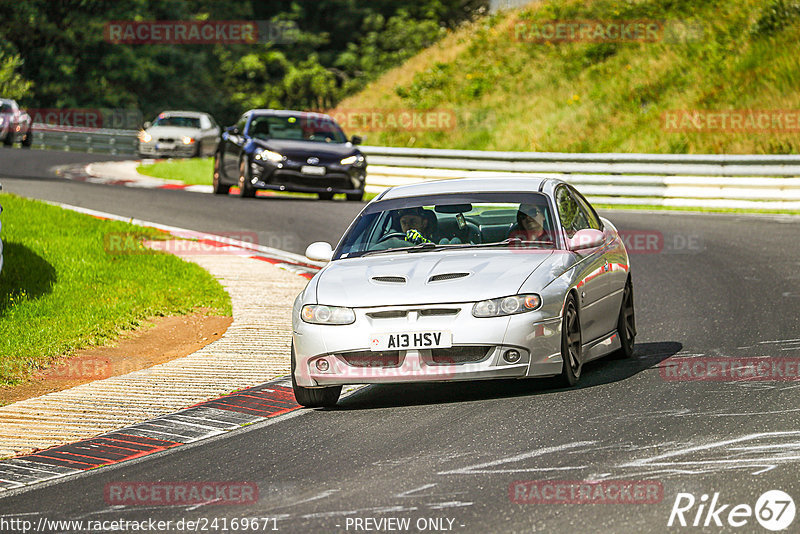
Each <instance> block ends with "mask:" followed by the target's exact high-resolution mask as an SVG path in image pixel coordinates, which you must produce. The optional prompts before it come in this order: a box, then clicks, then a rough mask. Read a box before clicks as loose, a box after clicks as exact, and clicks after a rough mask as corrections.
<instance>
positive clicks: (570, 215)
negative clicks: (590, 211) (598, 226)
mask: <svg viewBox="0 0 800 534" xmlns="http://www.w3.org/2000/svg"><path fill="white" fill-rule="evenodd" d="M556 206H557V208H558V217H559V219H561V226H562V227H563V228H564V233H565V234H566V235H567V237H568V238H572V236H574V235H575V233H576V232H577V231H578V230H583V229H584V228H588V227H589V225H588V223H587V221H586V216H585V214H583V213H582V212H581V209H580V206H579V205H578V203H577V202H576V201H575V198H573V196H572V195H571V194H570V193H569V190H568V189H567V188H566V187H564V186H561V187H559V188H558V189H557V190H556Z"/></svg>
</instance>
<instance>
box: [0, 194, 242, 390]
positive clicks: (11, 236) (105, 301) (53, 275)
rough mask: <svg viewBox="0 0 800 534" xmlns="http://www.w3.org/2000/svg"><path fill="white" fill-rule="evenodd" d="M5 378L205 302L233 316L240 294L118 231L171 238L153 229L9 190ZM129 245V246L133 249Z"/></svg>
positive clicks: (0, 315) (2, 297)
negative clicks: (121, 249)
mask: <svg viewBox="0 0 800 534" xmlns="http://www.w3.org/2000/svg"><path fill="white" fill-rule="evenodd" d="M0 205H2V207H3V212H2V215H1V216H0V220H2V234H0V236H1V237H2V239H3V244H4V249H3V255H4V259H5V263H4V266H3V270H2V272H0V385H13V384H18V383H21V382H23V381H25V380H26V379H27V378H29V377H30V375H31V374H32V373H34V372H36V371H37V370H39V369H43V368H45V367H47V366H49V365H51V364H53V363H55V362H56V361H57V360H58V359H60V358H61V357H63V356H65V355H69V354H70V353H71V352H73V351H75V350H76V349H80V348H83V347H87V346H93V345H102V344H107V343H109V342H112V341H113V340H114V339H115V338H116V337H117V336H118V335H119V334H120V333H121V332H123V331H125V330H129V329H133V328H136V327H138V326H140V325H142V324H143V322H144V321H145V319H147V318H148V317H154V316H165V315H179V314H185V313H189V312H192V311H194V310H196V309H197V308H205V309H208V313H209V314H217V315H230V314H231V305H230V298H229V296H228V294H227V293H226V292H225V290H224V289H223V288H222V286H221V285H220V284H219V282H217V281H216V280H215V279H214V278H213V277H212V276H211V275H210V274H209V273H208V272H206V271H205V270H203V269H202V268H201V267H199V266H198V265H195V264H192V263H188V262H184V261H183V260H180V259H179V258H177V257H176V256H173V255H170V254H165V253H160V252H158V253H156V252H153V251H149V250H147V251H144V250H142V249H141V247H139V246H137V244H138V241H136V240H135V239H134V240H131V241H124V243H128V244H130V243H133V244H134V245H135V246H134V247H133V249H130V250H133V251H138V252H139V253H133V254H131V253H116V249H112V247H113V245H114V244H115V241H114V240H115V239H118V238H121V237H127V236H131V235H133V234H135V235H137V236H145V237H147V238H149V239H150V238H153V239H163V238H164V237H165V235H164V234H163V233H161V232H158V231H156V230H153V229H147V228H142V227H137V226H134V225H131V224H127V223H123V222H117V221H102V220H99V219H95V218H93V217H89V216H87V215H82V214H79V213H75V212H72V211H69V210H64V209H61V208H58V207H55V206H51V205H48V204H44V203H42V202H37V201H32V200H26V199H23V198H20V197H17V196H14V195H8V194H0ZM126 250H127V249H126Z"/></svg>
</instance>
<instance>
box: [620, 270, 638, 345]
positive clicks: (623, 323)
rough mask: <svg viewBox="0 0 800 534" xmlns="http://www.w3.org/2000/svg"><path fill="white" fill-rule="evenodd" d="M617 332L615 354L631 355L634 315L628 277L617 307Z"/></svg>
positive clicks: (634, 323) (633, 336) (631, 290)
mask: <svg viewBox="0 0 800 534" xmlns="http://www.w3.org/2000/svg"><path fill="white" fill-rule="evenodd" d="M617 334H618V335H619V342H620V345H621V346H620V348H619V350H618V351H617V352H616V354H615V356H616V357H618V358H630V357H631V356H633V345H634V339H636V315H635V314H634V311H633V282H631V280H630V278H629V279H628V281H627V283H626V284H625V290H624V291H623V292H622V305H621V306H620V308H619V318H618V319H617Z"/></svg>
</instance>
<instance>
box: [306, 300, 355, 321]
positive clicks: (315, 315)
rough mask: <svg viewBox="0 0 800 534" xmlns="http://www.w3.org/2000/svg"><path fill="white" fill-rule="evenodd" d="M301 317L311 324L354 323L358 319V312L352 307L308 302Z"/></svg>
mask: <svg viewBox="0 0 800 534" xmlns="http://www.w3.org/2000/svg"><path fill="white" fill-rule="evenodd" d="M300 318H301V319H303V322H306V323H311V324H352V323H354V322H355V321H356V314H355V312H354V311H353V310H351V309H350V308H340V307H338V306H323V305H321V304H308V305H306V306H303V310H302V311H301V312H300Z"/></svg>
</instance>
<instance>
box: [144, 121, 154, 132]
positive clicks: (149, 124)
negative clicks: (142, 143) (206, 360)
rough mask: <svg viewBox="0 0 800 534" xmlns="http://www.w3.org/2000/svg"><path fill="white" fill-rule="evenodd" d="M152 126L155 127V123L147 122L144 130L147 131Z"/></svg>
mask: <svg viewBox="0 0 800 534" xmlns="http://www.w3.org/2000/svg"><path fill="white" fill-rule="evenodd" d="M152 125H153V123H152V122H150V121H147V122H145V123H144V129H145V130H147V129H148V128H150V127H151V126H152Z"/></svg>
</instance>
